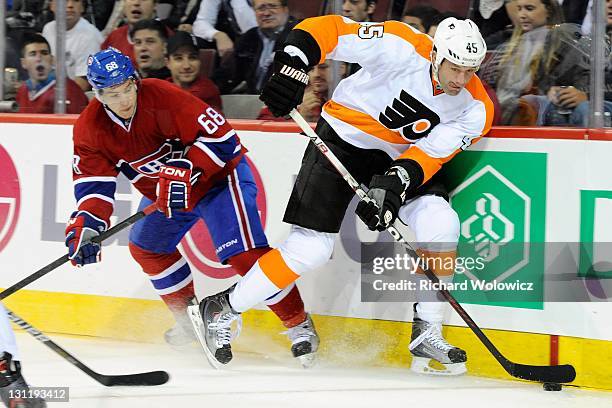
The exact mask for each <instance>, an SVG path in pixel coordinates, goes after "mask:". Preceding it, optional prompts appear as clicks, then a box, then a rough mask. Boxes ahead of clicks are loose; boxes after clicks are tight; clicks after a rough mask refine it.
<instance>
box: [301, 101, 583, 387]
mask: <svg viewBox="0 0 612 408" xmlns="http://www.w3.org/2000/svg"><path fill="white" fill-rule="evenodd" d="M289 116H291V119H293V120H294V121H295V123H297V125H298V126H299V127H300V129H302V131H303V132H304V133H305V134H306V136H308V138H309V139H310V141H311V142H312V143H313V144H314V145H315V146H316V147H317V148H318V149H319V151H320V152H321V153H322V154H323V156H325V157H326V158H327V159H328V160H329V161H330V163H331V164H332V165H333V166H334V167H335V168H336V170H337V171H338V173H340V175H341V176H342V178H343V179H344V180H346V182H347V183H348V184H349V186H350V187H351V188H352V189H353V191H354V192H355V194H357V196H358V197H359V198H360V199H361V200H371V199H370V198H369V197H368V195H367V193H366V192H365V190H364V189H363V188H362V187H361V186H360V185H359V183H358V182H357V180H355V179H354V178H353V176H351V174H350V173H349V172H348V170H347V169H346V167H344V165H343V164H342V163H341V162H340V160H338V158H337V157H336V155H335V154H334V153H333V152H332V151H331V150H330V149H329V147H327V145H326V144H325V142H324V141H323V140H322V139H321V138H320V137H319V136H318V135H317V134H316V132H315V131H314V130H313V129H312V128H311V127H310V125H309V124H308V123H307V122H306V121H305V120H304V118H303V117H302V115H300V113H299V112H298V111H297V110H295V109H293V110H292V111H291V113H290V114H289ZM387 231H388V232H389V233H390V234H391V235H392V236H393V238H394V239H395V241H396V242H398V243H401V244H402V245H403V246H404V247H405V249H406V251H407V252H408V254H409V255H410V256H411V257H414V258H415V259H419V256H418V255H417V253H416V251H415V250H414V249H413V248H412V247H411V246H410V244H409V243H408V242H406V240H405V239H404V237H403V236H402V234H401V233H400V232H399V231H398V230H397V229H396V228H395V227H394V226H390V227H388V228H387ZM419 264H422V265H426V264H425V263H422V262H419ZM423 269H424V272H425V275H426V276H427V277H428V278H429V279H430V280H431V281H432V282H434V283H438V282H440V280H439V279H438V277H437V276H436V275H435V274H434V273H433V272H432V271H431V270H430V269H429V268H423ZM439 292H440V293H441V294H442V296H443V297H444V298H445V299H446V300H447V301H448V303H450V305H451V306H452V307H453V309H455V311H456V312H457V313H458V314H459V316H461V318H462V319H463V321H464V322H465V323H466V324H467V325H468V327H469V328H470V329H471V330H472V331H473V332H474V334H475V335H476V337H478V339H480V341H481V342H482V343H483V344H484V346H485V347H486V348H487V350H489V352H490V353H491V354H493V357H495V359H496V360H497V361H498V362H499V364H500V365H501V366H502V367H503V368H504V370H506V372H507V373H508V374H510V375H511V376H513V377H516V378H521V379H523V380H530V381H539V382H553V383H568V382H572V381H574V379H575V378H576V370H575V369H574V367H573V366H572V365H570V364H563V365H556V366H535V365H526V364H519V363H514V362H512V361H510V360H508V359H507V358H506V357H504V355H503V354H502V353H501V352H500V351H499V350H498V349H497V347H495V345H494V344H493V343H492V342H491V340H489V338H488V337H487V336H486V335H485V334H484V333H483V331H482V330H481V329H480V327H478V325H477V324H476V323H475V322H474V320H472V318H471V317H470V315H469V314H468V313H467V312H466V311H465V309H464V308H463V307H462V306H461V305H460V304H459V302H457V300H456V299H455V298H454V297H453V295H451V294H450V292H449V291H448V290H446V289H441V290H439Z"/></svg>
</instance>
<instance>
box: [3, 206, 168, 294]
mask: <svg viewBox="0 0 612 408" xmlns="http://www.w3.org/2000/svg"><path fill="white" fill-rule="evenodd" d="M156 209H157V207H156V206H155V203H153V204H151V205H149V206H147V207H145V208H144V209H143V210H142V211H138V212H137V213H136V214H133V215H131V216H129V217H128V218H126V219H125V220H123V221H121V222H120V223H119V224H117V225H115V226H113V227H111V228H109V229H108V230H106V231H104V232H103V233H101V234H100V235H98V236H97V237H95V238H93V239H92V241H93V242H95V243H98V244H99V243H101V242H102V241H104V240H106V239H108V238H110V237H112V236H113V235H115V234H116V233H118V232H119V231H122V230H124V229H125V228H127V227H129V226H130V225H132V224H134V223H136V221H138V220H140V219H141V218H144V217H145V216H147V215H149V214H151V213H152V212H153V211H155V210H156ZM68 260H69V259H68V254H65V255H62V256H61V257H59V258H57V259H56V260H55V261H53V262H51V263H50V264H49V265H47V266H44V267H42V268H41V269H39V270H37V271H36V272H34V273H33V274H31V275H30V276H28V277H26V278H24V279H22V280H20V281H19V282H17V283H16V284H14V285H13V286H11V287H9V288H7V289H5V290H3V291H2V292H1V293H0V300H2V299H4V298H6V297H8V296H10V295H12V294H13V293H15V292H17V291H18V290H19V289H22V288H24V287H26V286H27V285H29V284H30V283H32V282H34V281H35V280H37V279H39V278H42V277H43V276H45V275H46V274H48V273H49V272H51V271H52V270H54V269H57V268H58V267H60V266H62V265H63V264H65V263H66V262H68Z"/></svg>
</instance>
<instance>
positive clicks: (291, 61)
mask: <svg viewBox="0 0 612 408" xmlns="http://www.w3.org/2000/svg"><path fill="white" fill-rule="evenodd" d="M307 69H308V67H307V66H306V64H304V62H303V61H302V60H301V59H300V58H299V57H292V56H291V55H289V54H287V53H286V52H285V51H276V53H275V54H274V74H272V77H271V78H270V80H269V81H268V83H267V84H266V85H265V86H264V87H263V90H262V91H261V95H260V96H259V99H261V100H262V101H263V102H264V103H265V104H266V105H267V106H268V108H269V109H270V112H272V114H273V115H274V116H287V115H288V114H289V112H291V109H293V108H295V107H297V106H298V105H299V104H300V103H302V98H303V97H304V89H305V88H306V85H308V74H307V73H306V71H307Z"/></svg>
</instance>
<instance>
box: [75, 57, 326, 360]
mask: <svg viewBox="0 0 612 408" xmlns="http://www.w3.org/2000/svg"><path fill="white" fill-rule="evenodd" d="M87 78H88V81H89V82H90V83H91V85H92V87H93V89H94V91H95V93H96V99H94V100H92V101H91V103H90V104H89V106H88V107H87V108H86V109H85V111H83V113H82V114H81V115H80V117H79V119H78V120H77V122H76V124H75V126H74V160H73V178H74V193H75V197H76V201H77V210H76V211H75V212H74V213H73V214H72V216H71V219H70V222H69V223H68V226H67V228H66V245H67V246H68V249H69V256H70V259H71V260H72V263H73V264H75V265H85V264H89V263H93V262H97V261H99V259H100V246H99V245H97V244H94V243H92V242H91V239H92V238H93V237H95V236H96V235H98V234H99V233H100V232H103V231H104V230H106V229H107V228H108V226H109V218H110V216H111V214H112V212H113V203H114V194H115V188H116V177H117V175H118V174H119V173H122V174H123V175H124V176H125V177H127V179H128V180H129V181H130V182H131V183H132V184H133V186H134V187H135V188H136V189H137V190H138V191H140V192H141V193H142V194H143V196H144V197H143V198H142V201H141V203H140V209H142V208H144V207H146V206H148V205H150V204H151V203H153V202H156V204H157V208H158V210H159V211H156V212H154V213H152V214H150V215H148V216H147V217H146V218H144V219H143V220H141V221H139V222H138V223H136V224H135V225H134V227H133V228H132V230H131V232H130V242H129V248H130V252H131V254H132V256H133V257H134V259H135V260H136V261H137V262H138V263H139V264H140V266H141V267H142V269H143V270H144V272H145V273H146V274H147V275H149V278H150V280H151V283H152V284H153V287H154V288H155V290H156V291H157V293H158V294H159V295H160V296H161V298H162V299H163V300H164V302H165V303H166V305H167V306H168V308H169V309H170V310H171V311H172V312H173V313H174V316H175V318H176V320H177V325H176V326H175V327H174V328H173V329H171V330H169V331H168V332H166V340H167V341H168V342H169V343H171V344H181V343H186V342H189V341H193V340H195V335H194V332H193V330H192V328H191V324H190V323H189V318H188V317H187V315H186V313H185V311H186V307H187V305H189V304H193V303H195V302H196V301H195V296H194V287H193V277H192V274H191V270H190V267H189V264H188V263H187V261H186V260H185V259H184V258H183V256H182V255H181V254H180V252H179V251H178V249H177V248H176V246H177V244H178V243H179V241H180V240H181V238H182V237H183V235H184V234H185V233H186V232H187V231H188V230H189V229H190V228H191V227H192V226H193V225H194V224H195V223H196V222H197V221H198V220H199V219H203V220H204V222H205V223H206V225H207V227H208V230H209V232H210V235H211V237H212V240H213V242H214V243H215V247H216V248H220V250H219V251H218V253H217V256H218V258H219V260H220V262H222V263H224V264H225V263H227V264H229V265H231V266H232V267H233V268H234V270H235V271H237V272H238V273H240V274H245V273H246V272H247V271H248V270H249V268H251V266H252V265H253V264H254V263H255V261H256V260H257V258H259V257H261V256H262V255H263V254H265V253H266V252H268V251H270V248H269V246H268V242H267V240H266V236H265V234H264V231H263V228H262V225H261V222H260V219H259V213H258V210H257V206H256V201H255V199H256V195H257V187H256V185H255V182H254V178H253V175H252V173H251V169H250V167H249V165H248V164H247V162H246V158H245V157H244V154H245V153H246V151H247V150H246V148H245V147H244V146H243V145H242V144H241V143H240V140H239V138H238V135H237V134H236V132H235V131H234V130H233V129H232V127H231V126H230V125H229V123H228V122H227V121H226V119H225V118H224V117H223V116H222V115H221V114H219V113H218V112H217V111H215V110H214V109H213V108H212V107H210V106H208V105H207V104H206V103H204V102H202V101H201V100H199V99H197V98H196V97H194V96H192V95H191V94H189V93H187V92H184V91H182V90H180V89H179V88H177V87H176V86H174V85H172V84H170V83H168V82H166V81H162V80H157V79H144V80H140V79H139V78H138V75H137V73H136V72H135V70H134V68H133V66H132V63H131V62H130V60H129V58H128V57H126V56H125V55H123V54H122V53H121V52H119V51H117V50H115V49H113V48H109V49H107V50H103V51H100V52H98V53H97V54H95V55H93V56H90V57H89V61H88V73H87ZM265 303H266V304H267V305H268V306H269V307H270V309H272V310H273V311H274V312H275V313H276V314H277V315H278V317H279V318H280V319H281V320H282V321H283V324H284V325H285V326H286V327H287V328H288V331H287V334H288V336H289V337H290V339H291V340H292V343H293V344H292V352H293V354H294V356H295V357H300V360H306V361H307V362H308V361H309V360H310V359H311V358H312V357H313V356H314V352H315V351H316V349H317V346H318V337H317V335H316V332H315V330H314V327H313V325H312V321H311V319H310V316H309V315H308V314H307V313H306V312H305V311H304V304H303V302H302V299H301V297H300V294H299V292H298V289H297V287H296V286H295V285H290V286H288V287H287V288H283V290H279V291H277V293H274V294H273V295H272V296H270V297H269V298H268V299H266V301H265Z"/></svg>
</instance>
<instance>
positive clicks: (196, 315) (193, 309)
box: [187, 306, 223, 370]
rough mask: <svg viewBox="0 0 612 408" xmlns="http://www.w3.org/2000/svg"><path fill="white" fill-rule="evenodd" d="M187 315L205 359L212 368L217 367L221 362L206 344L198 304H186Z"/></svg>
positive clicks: (219, 366)
mask: <svg viewBox="0 0 612 408" xmlns="http://www.w3.org/2000/svg"><path fill="white" fill-rule="evenodd" d="M187 315H188V316H189V319H190V320H191V325H192V326H193V331H194V332H195V335H196V337H197V338H198V341H199V342H200V345H201V346H202V349H203V350H204V354H205V355H206V359H207V360H208V363H209V364H210V365H211V366H212V368H214V369H217V370H218V369H219V368H221V366H223V364H221V363H220V362H219V361H217V359H216V358H215V356H214V355H213V354H212V353H211V352H210V350H209V349H208V346H207V345H206V339H205V338H204V336H205V334H204V321H203V320H202V315H201V314H200V307H199V306H187Z"/></svg>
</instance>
